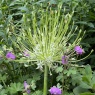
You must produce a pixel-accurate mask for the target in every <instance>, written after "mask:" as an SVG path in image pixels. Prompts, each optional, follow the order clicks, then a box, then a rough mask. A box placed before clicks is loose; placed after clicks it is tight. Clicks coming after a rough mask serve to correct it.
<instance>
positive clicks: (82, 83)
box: [79, 82, 92, 89]
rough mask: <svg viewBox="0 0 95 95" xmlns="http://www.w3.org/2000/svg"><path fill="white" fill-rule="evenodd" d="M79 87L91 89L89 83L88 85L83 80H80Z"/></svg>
mask: <svg viewBox="0 0 95 95" xmlns="http://www.w3.org/2000/svg"><path fill="white" fill-rule="evenodd" d="M79 86H80V87H81V88H84V89H91V88H92V87H91V86H90V85H88V84H87V83H85V82H81V84H80V85H79Z"/></svg>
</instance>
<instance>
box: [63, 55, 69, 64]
mask: <svg viewBox="0 0 95 95" xmlns="http://www.w3.org/2000/svg"><path fill="white" fill-rule="evenodd" d="M67 63H68V58H67V56H66V55H63V56H62V64H67Z"/></svg>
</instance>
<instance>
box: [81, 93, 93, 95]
mask: <svg viewBox="0 0 95 95" xmlns="http://www.w3.org/2000/svg"><path fill="white" fill-rule="evenodd" d="M80 95H95V93H91V92H85V93H81V94H80Z"/></svg>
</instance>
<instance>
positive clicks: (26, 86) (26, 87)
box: [24, 81, 30, 94]
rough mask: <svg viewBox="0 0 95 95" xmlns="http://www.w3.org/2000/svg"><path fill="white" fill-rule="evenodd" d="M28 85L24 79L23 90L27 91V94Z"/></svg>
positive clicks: (28, 91)
mask: <svg viewBox="0 0 95 95" xmlns="http://www.w3.org/2000/svg"><path fill="white" fill-rule="evenodd" d="M29 87H30V86H29V85H28V84H27V82H26V81H24V89H25V91H26V92H27V94H29V93H30V90H29Z"/></svg>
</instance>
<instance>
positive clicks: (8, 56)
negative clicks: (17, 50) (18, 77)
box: [6, 52, 16, 60]
mask: <svg viewBox="0 0 95 95" xmlns="http://www.w3.org/2000/svg"><path fill="white" fill-rule="evenodd" d="M6 58H8V59H12V60H15V58H16V56H15V55H14V54H13V53H12V52H8V53H7V54H6Z"/></svg>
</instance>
